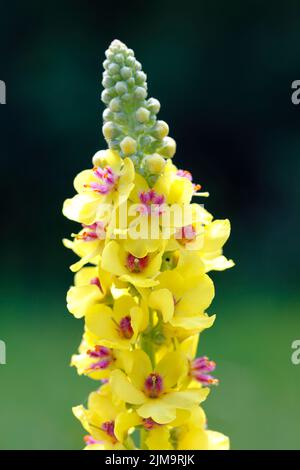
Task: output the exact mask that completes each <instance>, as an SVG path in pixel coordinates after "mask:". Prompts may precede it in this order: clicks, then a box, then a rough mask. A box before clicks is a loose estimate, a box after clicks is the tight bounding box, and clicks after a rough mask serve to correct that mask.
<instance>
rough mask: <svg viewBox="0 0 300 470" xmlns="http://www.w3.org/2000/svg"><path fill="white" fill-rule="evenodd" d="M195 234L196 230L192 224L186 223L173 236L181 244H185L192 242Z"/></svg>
mask: <svg viewBox="0 0 300 470" xmlns="http://www.w3.org/2000/svg"><path fill="white" fill-rule="evenodd" d="M196 235H197V231H196V229H195V227H194V226H193V225H191V224H190V225H186V226H185V227H181V228H179V229H178V230H177V232H176V233H175V238H176V240H178V242H179V243H180V244H181V245H186V244H187V243H190V242H192V241H193V240H195V238H196Z"/></svg>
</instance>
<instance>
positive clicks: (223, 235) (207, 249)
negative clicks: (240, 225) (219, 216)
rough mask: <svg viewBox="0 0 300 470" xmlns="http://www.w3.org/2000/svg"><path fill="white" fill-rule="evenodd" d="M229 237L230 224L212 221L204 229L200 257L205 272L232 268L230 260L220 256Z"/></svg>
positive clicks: (224, 221) (225, 221)
mask: <svg viewBox="0 0 300 470" xmlns="http://www.w3.org/2000/svg"><path fill="white" fill-rule="evenodd" d="M229 235H230V222H229V220H228V219H225V220H214V221H213V222H211V223H210V224H208V225H206V226H205V227H204V240H203V247H202V249H201V252H200V256H201V257H202V260H203V262H204V264H205V270H206V272H208V271H212V270H214V271H223V270H224V269H228V268H231V267H232V266H234V262H233V261H232V260H228V259H227V258H225V256H223V255H222V247H223V245H224V244H225V243H226V241H227V240H228V238H229Z"/></svg>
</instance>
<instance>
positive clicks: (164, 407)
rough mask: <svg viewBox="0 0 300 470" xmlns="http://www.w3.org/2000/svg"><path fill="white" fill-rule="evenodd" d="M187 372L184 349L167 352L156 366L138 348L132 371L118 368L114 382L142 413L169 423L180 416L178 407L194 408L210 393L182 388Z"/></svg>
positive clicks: (118, 393)
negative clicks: (182, 352)
mask: <svg viewBox="0 0 300 470" xmlns="http://www.w3.org/2000/svg"><path fill="white" fill-rule="evenodd" d="M187 371H188V368H187V362H186V359H185V358H184V356H183V355H182V354H181V353H180V352H171V353H168V354H166V355H165V356H164V357H163V358H162V359H161V360H160V361H159V363H158V364H157V366H156V367H155V368H153V367H152V365H151V361H150V359H149V357H148V355H147V354H146V353H145V352H144V351H141V350H137V351H135V352H134V359H133V366H132V369H131V371H130V372H129V373H128V374H127V375H125V374H124V372H122V371H121V370H114V371H113V372H112V373H111V379H110V383H111V388H112V391H113V393H115V394H116V396H118V397H119V398H120V399H121V400H123V401H125V402H126V403H129V404H132V405H135V406H136V407H137V409H136V411H137V413H138V415H139V416H141V417H142V418H151V419H153V420H154V421H155V422H156V423H158V424H165V423H170V422H171V421H173V420H174V419H175V418H176V412H177V410H191V409H192V408H193V407H194V406H195V405H197V404H199V403H201V402H202V401H203V400H205V398H206V397H207V395H208V393H209V390H208V389H205V388H202V389H199V388H197V389H189V390H181V388H180V386H181V382H182V380H184V378H185V377H186V374H187Z"/></svg>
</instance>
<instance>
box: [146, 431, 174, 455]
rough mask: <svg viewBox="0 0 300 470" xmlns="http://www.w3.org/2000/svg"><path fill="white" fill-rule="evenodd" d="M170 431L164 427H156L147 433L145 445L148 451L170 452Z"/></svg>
mask: <svg viewBox="0 0 300 470" xmlns="http://www.w3.org/2000/svg"><path fill="white" fill-rule="evenodd" d="M169 437H170V431H169V430H168V428H167V427H166V426H157V427H155V428H154V429H152V430H151V431H148V433H147V438H146V444H147V447H148V449H149V450H171V449H172V446H171V444H170V440H169Z"/></svg>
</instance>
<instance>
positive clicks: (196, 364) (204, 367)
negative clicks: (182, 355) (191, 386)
mask: <svg viewBox="0 0 300 470" xmlns="http://www.w3.org/2000/svg"><path fill="white" fill-rule="evenodd" d="M215 368H216V363H215V362H214V361H210V360H209V359H208V357H206V356H203V357H197V358H196V359H194V360H193V361H192V362H191V375H192V376H193V377H194V379H196V380H197V381H198V382H200V383H201V384H202V385H217V384H218V383H219V380H218V379H216V378H215V377H213V376H212V375H210V374H209V373H210V372H212V371H214V370H215Z"/></svg>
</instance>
